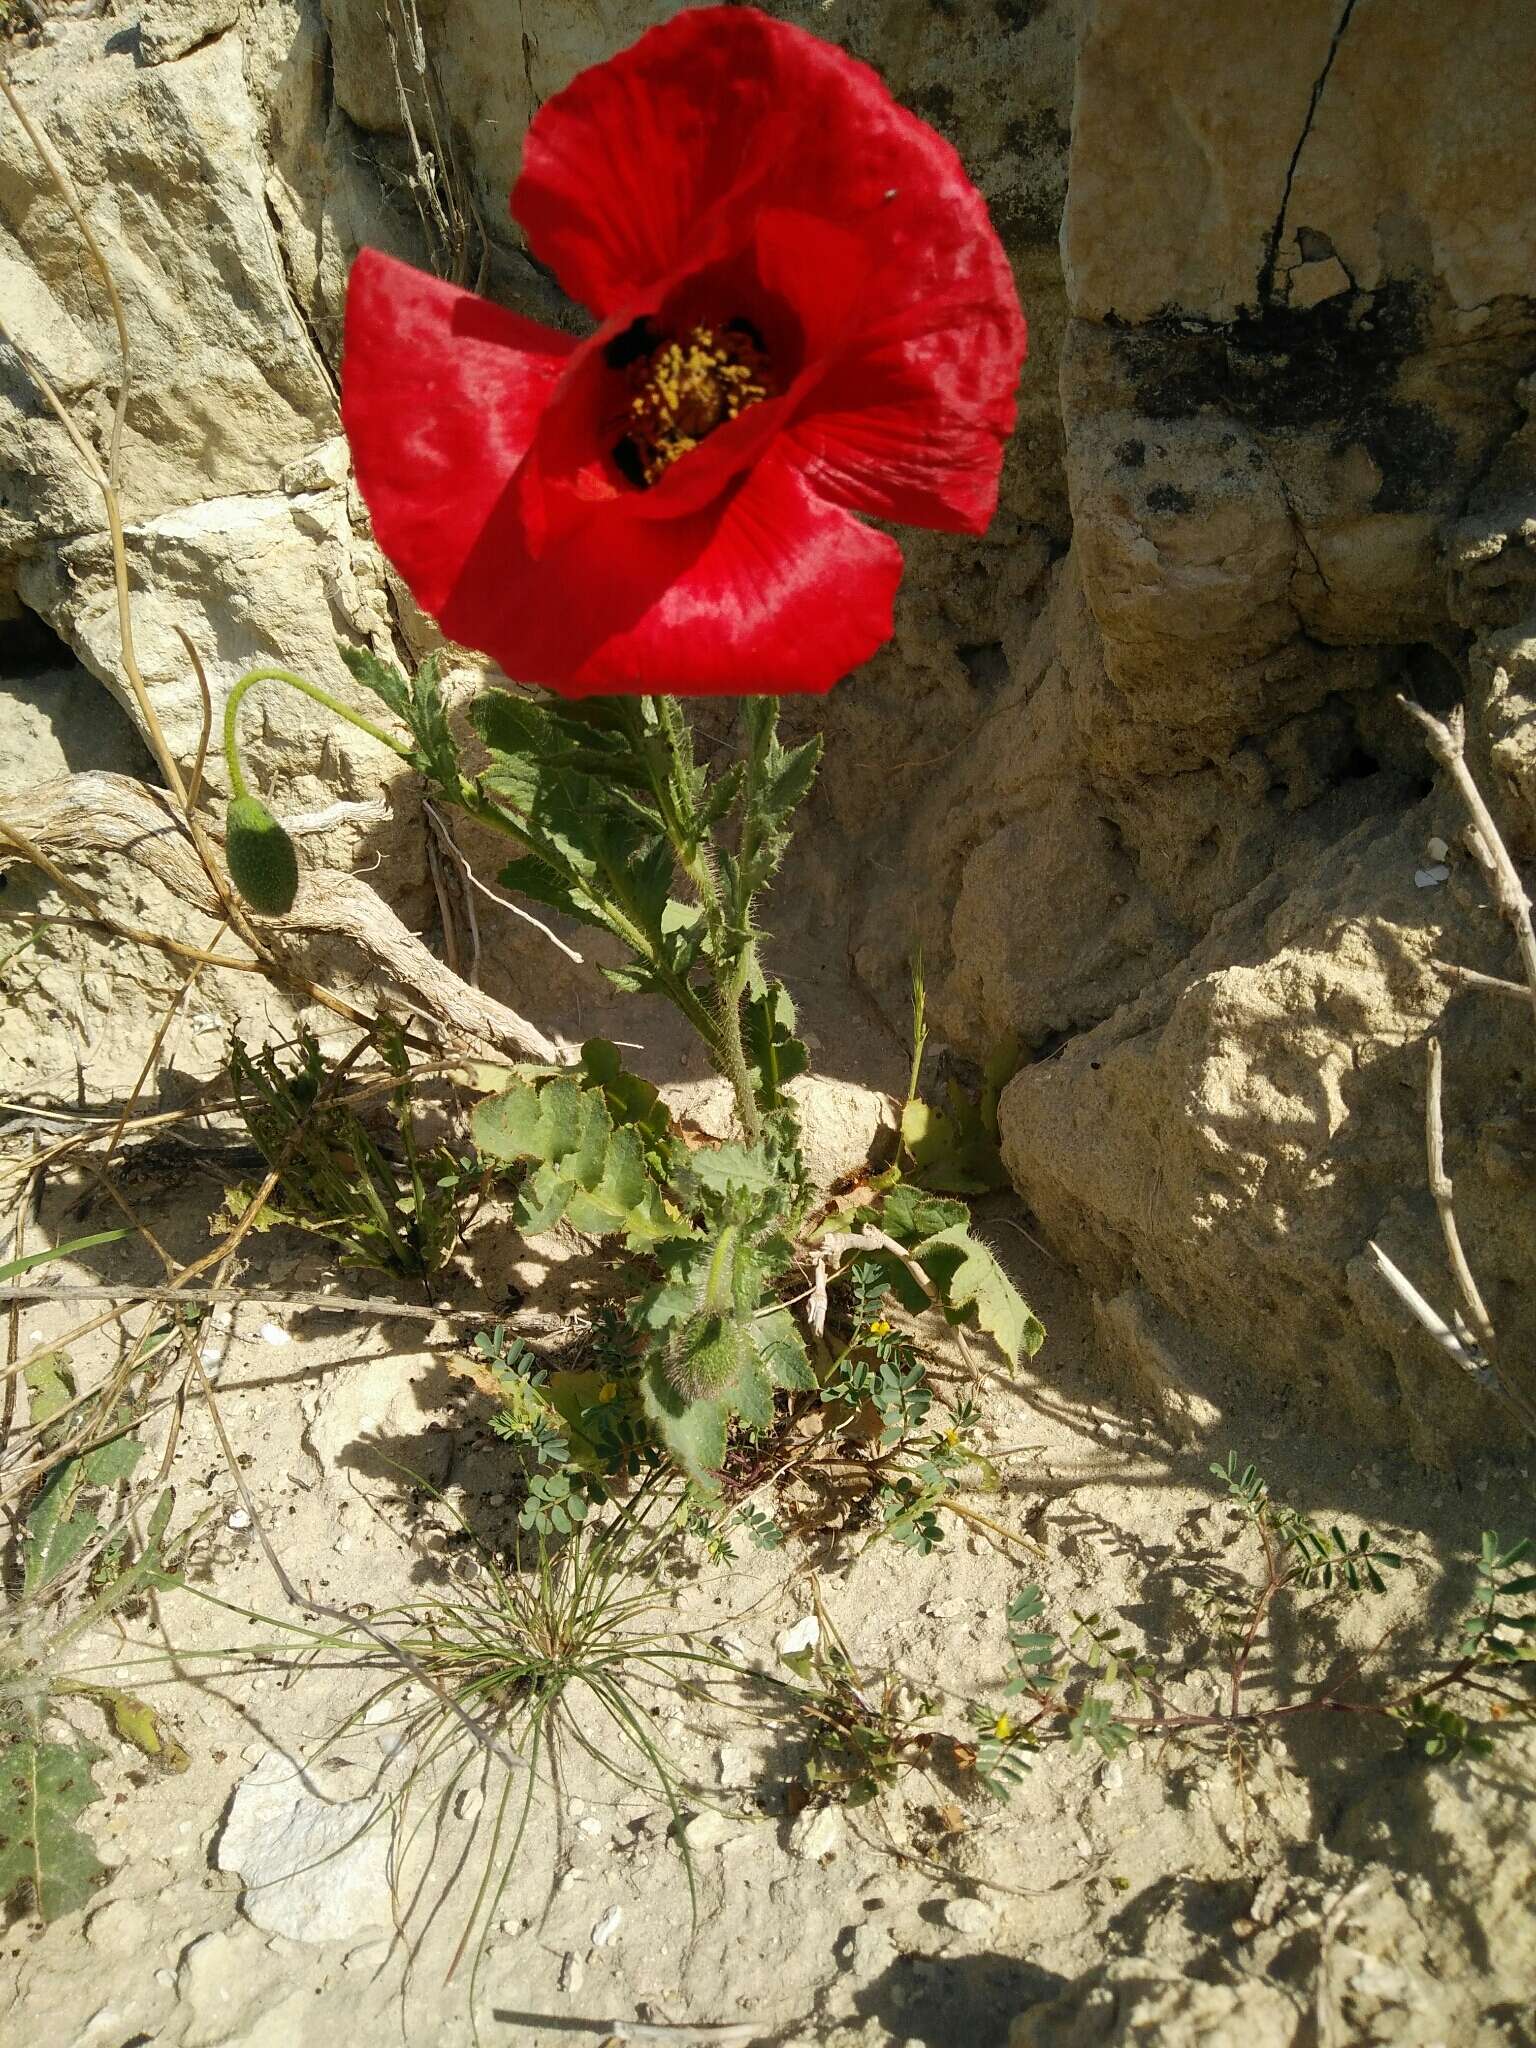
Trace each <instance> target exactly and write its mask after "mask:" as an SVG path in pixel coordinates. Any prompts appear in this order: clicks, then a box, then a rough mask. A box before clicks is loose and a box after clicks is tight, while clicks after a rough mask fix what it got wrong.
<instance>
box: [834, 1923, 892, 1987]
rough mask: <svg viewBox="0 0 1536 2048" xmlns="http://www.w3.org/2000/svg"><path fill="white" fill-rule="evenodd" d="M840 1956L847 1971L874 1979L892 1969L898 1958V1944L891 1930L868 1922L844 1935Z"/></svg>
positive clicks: (839, 1951) (839, 1950)
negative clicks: (884, 1971) (883, 1971)
mask: <svg viewBox="0 0 1536 2048" xmlns="http://www.w3.org/2000/svg"><path fill="white" fill-rule="evenodd" d="M838 1955H839V1957H840V1959H841V1961H842V1965H843V1968H844V1969H845V1970H852V1971H853V1972H854V1974H855V1975H856V1976H860V1977H872V1976H874V1975H875V1973H876V1972H877V1971H880V1970H887V1969H889V1968H890V1966H891V1964H892V1963H893V1962H894V1961H895V1958H896V1944H895V1942H894V1941H893V1940H892V1938H891V1932H890V1929H889V1928H887V1927H879V1926H877V1925H876V1924H875V1923H874V1922H873V1921H871V1920H866V1921H864V1922H863V1923H862V1925H860V1926H858V1927H855V1928H852V1929H851V1930H850V1931H849V1932H848V1933H847V1934H846V1935H844V1937H843V1939H842V1942H841V1943H840V1945H839V1948H838Z"/></svg>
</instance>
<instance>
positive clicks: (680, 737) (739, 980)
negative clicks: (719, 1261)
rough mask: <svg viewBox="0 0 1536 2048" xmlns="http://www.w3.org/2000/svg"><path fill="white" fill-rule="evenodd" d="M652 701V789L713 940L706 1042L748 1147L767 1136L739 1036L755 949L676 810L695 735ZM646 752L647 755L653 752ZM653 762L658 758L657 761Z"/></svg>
mask: <svg viewBox="0 0 1536 2048" xmlns="http://www.w3.org/2000/svg"><path fill="white" fill-rule="evenodd" d="M650 702H651V703H652V704H653V705H654V707H655V711H656V721H657V730H658V732H659V734H660V736H661V739H662V742H663V745H664V748H665V759H666V768H665V769H661V771H660V772H655V771H654V770H653V776H652V787H653V789H654V791H655V795H656V800H657V803H658V804H659V806H660V808H661V815H662V818H663V820H664V822H665V824H666V828H667V837H668V838H669V839H670V840H671V841H672V845H673V848H674V849H675V851H676V853H677V857H678V860H679V862H680V863H681V865H682V868H683V871H684V873H685V874H686V875H687V876H688V878H689V880H690V881H691V882H692V883H693V885H694V888H695V889H696V890H697V891H698V897H699V904H700V907H701V908H702V910H703V912H704V922H705V925H706V926H707V928H708V931H709V937H710V945H709V954H710V959H711V962H712V968H713V978H714V985H715V987H714V998H715V1000H714V1014H715V1023H716V1031H715V1033H714V1034H713V1035H712V1037H707V1038H706V1043H709V1044H710V1046H711V1051H712V1053H713V1054H714V1057H715V1061H716V1064H717V1065H718V1066H719V1068H720V1070H721V1072H722V1073H723V1074H724V1076H725V1078H726V1080H728V1081H729V1082H730V1084H731V1092H732V1094H733V1095H734V1096H735V1098H736V1115H737V1119H738V1121H739V1122H740V1124H741V1131H742V1136H743V1137H744V1138H745V1139H746V1141H747V1143H748V1144H749V1145H755V1144H756V1143H757V1141H758V1139H759V1138H760V1137H761V1136H762V1134H763V1126H762V1118H761V1117H760V1115H759V1113H758V1107H757V1095H756V1091H755V1090H754V1089H753V1086H752V1076H751V1073H750V1071H749V1070H748V1067H747V1052H746V1046H745V1043H744V1042H743V1039H742V1035H741V999H742V996H743V995H744V993H745V992H746V986H747V981H748V977H749V975H750V973H751V969H752V963H753V959H754V951H755V949H754V948H753V945H752V942H751V941H750V939H749V940H747V941H746V943H745V944H743V943H741V942H740V940H739V938H738V937H736V936H734V935H733V934H732V932H731V930H730V920H729V918H728V916H727V911H726V902H725V891H724V890H723V888H722V887H721V883H720V873H719V869H718V868H717V867H716V865H715V857H714V850H713V848H712V847H711V846H710V844H709V841H708V838H707V837H706V836H705V835H704V834H703V833H702V832H700V830H699V829H698V826H697V821H696V820H695V819H692V818H688V817H685V816H683V815H682V813H681V812H680V811H679V808H678V804H677V794H678V790H679V788H680V787H686V786H687V784H688V782H689V779H690V777H691V773H692V769H693V735H692V734H691V733H690V731H689V729H688V721H687V719H686V718H685V717H684V716H683V711H682V707H681V705H679V704H678V702H677V700H676V699H675V698H673V697H653V698H652V699H651V700H650ZM647 751H648V753H649V751H650V750H649V749H647ZM652 758H653V760H654V758H655V757H654V756H652ZM674 764H676V765H678V766H679V767H680V768H681V769H682V774H681V775H679V776H673V775H672V774H670V773H668V772H666V770H667V769H670V768H671V767H672V766H673V765H674ZM659 765H660V764H658V767H659Z"/></svg>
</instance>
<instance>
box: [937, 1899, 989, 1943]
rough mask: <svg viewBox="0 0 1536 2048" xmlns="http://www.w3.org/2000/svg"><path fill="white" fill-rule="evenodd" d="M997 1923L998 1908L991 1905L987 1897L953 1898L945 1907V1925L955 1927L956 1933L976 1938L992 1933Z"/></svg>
mask: <svg viewBox="0 0 1536 2048" xmlns="http://www.w3.org/2000/svg"><path fill="white" fill-rule="evenodd" d="M996 1924H997V1908H996V1907H995V1906H989V1905H988V1904H987V1902H986V1900H985V1899H951V1900H950V1901H949V1902H948V1904H947V1905H946V1906H945V1908H944V1925H945V1926H946V1927H953V1929H954V1930H955V1932H956V1934H969V1935H971V1936H973V1937H974V1938H976V1939H978V1940H979V1939H980V1937H981V1936H982V1935H984V1934H990V1933H991V1931H992V1929H993V1927H994V1926H995V1925H996Z"/></svg>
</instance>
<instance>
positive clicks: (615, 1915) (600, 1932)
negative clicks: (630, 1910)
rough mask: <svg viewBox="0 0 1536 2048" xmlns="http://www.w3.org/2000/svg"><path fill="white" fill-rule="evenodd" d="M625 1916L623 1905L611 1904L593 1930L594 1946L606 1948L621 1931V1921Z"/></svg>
mask: <svg viewBox="0 0 1536 2048" xmlns="http://www.w3.org/2000/svg"><path fill="white" fill-rule="evenodd" d="M623 1918H624V1908H623V1907H622V1906H610V1907H609V1908H608V1910H607V1912H606V1913H605V1914H604V1915H603V1917H602V1919H601V1920H599V1921H598V1923H597V1925H596V1926H595V1927H594V1928H593V1930H592V1946H593V1947H594V1948H606V1947H607V1946H608V1944H609V1942H610V1941H612V1940H613V1938H614V1936H615V1935H616V1934H617V1933H618V1931H619V1922H620V1921H621V1920H622V1919H623Z"/></svg>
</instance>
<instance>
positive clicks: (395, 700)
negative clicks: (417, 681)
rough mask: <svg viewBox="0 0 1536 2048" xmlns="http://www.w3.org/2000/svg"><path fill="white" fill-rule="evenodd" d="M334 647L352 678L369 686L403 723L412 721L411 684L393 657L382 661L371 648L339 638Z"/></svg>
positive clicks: (366, 687) (406, 723)
mask: <svg viewBox="0 0 1536 2048" xmlns="http://www.w3.org/2000/svg"><path fill="white" fill-rule="evenodd" d="M336 651H337V653H338V654H339V655H340V656H341V658H342V660H343V661H344V662H345V663H346V665H347V668H348V669H349V670H350V672H351V675H352V679H353V681H354V682H358V683H361V684H362V686H363V688H364V689H365V690H371V691H372V692H373V694H374V696H375V697H377V698H378V700H379V702H380V703H381V704H383V705H385V706H386V707H387V709H389V710H390V711H393V712H394V714H395V716H396V718H398V719H399V720H400V721H401V722H402V724H405V725H409V724H410V722H411V708H410V707H411V686H410V684H409V683H408V682H407V681H406V679H405V677H404V675H403V674H402V673H401V671H400V670H399V669H398V668H396V666H395V664H394V663H393V662H392V661H381V660H380V659H379V657H378V655H376V654H375V653H374V652H373V651H372V649H371V648H368V647H350V646H348V645H347V644H346V642H345V641H341V640H338V641H337V643H336Z"/></svg>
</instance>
